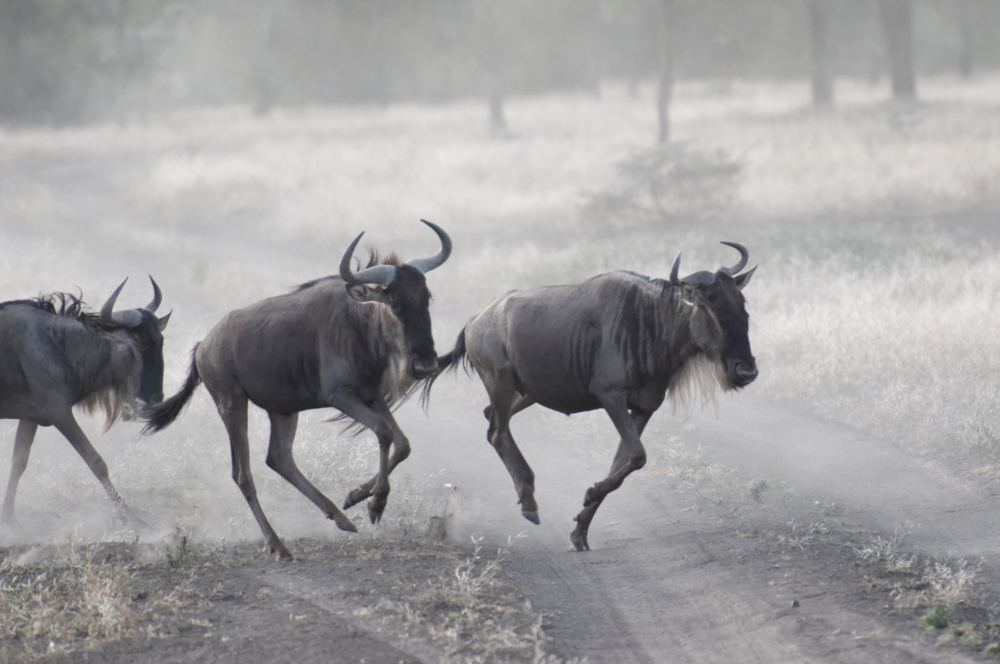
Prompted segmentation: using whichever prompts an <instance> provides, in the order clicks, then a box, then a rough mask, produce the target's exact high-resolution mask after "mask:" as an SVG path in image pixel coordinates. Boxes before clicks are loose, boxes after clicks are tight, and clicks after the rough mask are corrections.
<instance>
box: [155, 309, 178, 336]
mask: <svg viewBox="0 0 1000 664" xmlns="http://www.w3.org/2000/svg"><path fill="white" fill-rule="evenodd" d="M172 313H174V312H173V311H171V312H170V313H168V314H167V315H166V316H163V317H161V318H157V319H156V322H157V323H158V324H159V326H160V332H163V331H164V330H165V329H167V323H169V322H170V314H172Z"/></svg>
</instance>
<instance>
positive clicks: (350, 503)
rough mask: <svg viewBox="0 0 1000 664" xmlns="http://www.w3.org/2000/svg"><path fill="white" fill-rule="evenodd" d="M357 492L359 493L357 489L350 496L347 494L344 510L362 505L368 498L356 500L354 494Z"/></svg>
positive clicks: (361, 497) (359, 497) (363, 497)
mask: <svg viewBox="0 0 1000 664" xmlns="http://www.w3.org/2000/svg"><path fill="white" fill-rule="evenodd" d="M356 492H357V489H355V490H354V491H352V492H350V493H349V494H347V500H345V501H344V507H343V509H345V510H349V509H351V508H352V507H354V506H355V505H357V504H358V503H360V502H361V501H362V500H364V499H365V498H366V496H358V497H357V498H355V497H354V494H355V493H356Z"/></svg>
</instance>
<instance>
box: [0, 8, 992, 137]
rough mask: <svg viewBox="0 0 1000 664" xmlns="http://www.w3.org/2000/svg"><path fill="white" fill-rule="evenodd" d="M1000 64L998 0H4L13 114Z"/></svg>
mask: <svg viewBox="0 0 1000 664" xmlns="http://www.w3.org/2000/svg"><path fill="white" fill-rule="evenodd" d="M995 68H1000V2H998V1H997V0H365V1H358V0H0V122H3V123H5V124H16V123H38V122H48V123H68V122H79V121H92V120H106V119H119V120H123V121H125V120H130V119H135V118H138V117H141V116H142V115H143V114H144V113H147V112H152V111H154V110H161V109H171V108H178V107H184V106H191V105H212V104H227V103H244V104H245V103H249V104H252V105H253V106H254V107H255V108H256V109H257V110H258V111H260V112H267V111H268V110H269V109H270V108H272V107H274V106H283V105H303V104H340V103H388V102H400V101H436V100H447V99H455V98H461V97H481V98H483V99H484V100H488V105H487V106H488V108H489V114H490V117H491V121H492V123H493V126H494V128H495V129H496V130H498V131H502V130H503V129H504V126H505V123H506V118H505V115H504V105H503V102H504V99H505V98H507V97H509V96H511V95H518V94H538V93H545V92H550V91H557V90H579V91H583V92H587V93H593V94H599V93H600V85H601V81H602V80H607V79H609V78H610V79H619V80H623V81H626V82H627V83H628V85H629V86H630V87H631V88H632V89H634V90H636V89H638V86H639V84H640V82H641V81H643V80H651V79H652V80H655V81H657V82H658V90H659V92H658V95H657V98H658V102H657V103H658V109H660V112H661V114H662V116H663V118H662V120H663V126H662V127H661V139H663V140H666V138H667V137H668V136H669V125H668V124H667V114H668V111H669V102H670V96H671V93H672V83H673V81H674V79H675V78H676V79H690V78H727V79H731V78H749V77H766V78H775V77H783V78H803V79H804V78H811V80H812V84H813V91H814V99H815V100H816V103H817V105H818V106H823V105H827V106H828V105H830V104H833V103H835V89H836V86H835V80H836V78H837V77H844V76H851V77H866V78H870V79H872V80H879V79H882V78H887V77H888V75H889V74H891V80H892V82H893V83H892V87H893V89H896V90H897V94H901V95H905V94H907V92H906V91H907V90H909V91H910V92H911V93H912V94H913V95H915V94H916V87H915V81H916V79H917V76H918V75H924V74H930V73H937V72H944V71H960V72H962V73H965V74H969V73H972V72H974V71H975V70H976V69H995Z"/></svg>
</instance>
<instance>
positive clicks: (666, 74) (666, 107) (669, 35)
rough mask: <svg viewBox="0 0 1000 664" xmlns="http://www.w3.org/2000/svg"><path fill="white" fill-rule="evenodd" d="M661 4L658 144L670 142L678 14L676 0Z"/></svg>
mask: <svg viewBox="0 0 1000 664" xmlns="http://www.w3.org/2000/svg"><path fill="white" fill-rule="evenodd" d="M660 2H661V10H662V11H661V19H662V20H661V33H660V85H659V91H658V92H657V95H656V117H657V120H658V122H659V128H660V131H659V136H658V138H657V142H659V143H660V144H661V145H664V144H666V143H669V142H670V101H671V100H672V98H673V95H674V23H675V21H676V19H677V12H676V11H675V8H674V0H660Z"/></svg>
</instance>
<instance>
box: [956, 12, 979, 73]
mask: <svg viewBox="0 0 1000 664" xmlns="http://www.w3.org/2000/svg"><path fill="white" fill-rule="evenodd" d="M972 3H973V0H958V29H959V48H960V51H959V56H958V57H959V60H958V71H959V72H961V74H962V76H971V75H972V28H973V24H974V21H975V18H974V17H973V12H974V9H973V6H972Z"/></svg>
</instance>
